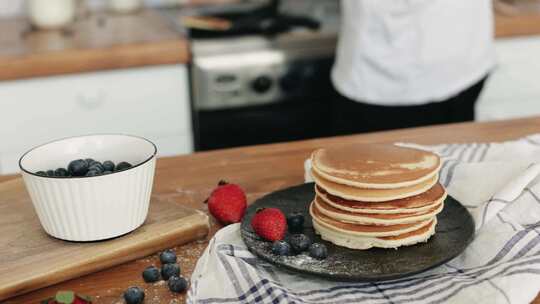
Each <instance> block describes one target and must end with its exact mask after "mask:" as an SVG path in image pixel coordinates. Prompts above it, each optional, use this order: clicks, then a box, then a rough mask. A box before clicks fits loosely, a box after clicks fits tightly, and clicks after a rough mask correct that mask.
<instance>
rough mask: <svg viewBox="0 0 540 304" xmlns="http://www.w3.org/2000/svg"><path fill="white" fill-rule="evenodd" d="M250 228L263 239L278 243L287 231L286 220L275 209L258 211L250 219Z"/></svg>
mask: <svg viewBox="0 0 540 304" xmlns="http://www.w3.org/2000/svg"><path fill="white" fill-rule="evenodd" d="M251 227H252V228H253V230H254V231H255V233H257V235H259V236H260V237H262V238H263V239H265V240H268V241H272V242H273V241H279V240H282V239H283V237H284V236H285V231H287V219H286V218H285V215H284V214H283V212H281V210H279V209H277V208H265V209H260V210H257V213H255V215H254V216H253V218H252V219H251Z"/></svg>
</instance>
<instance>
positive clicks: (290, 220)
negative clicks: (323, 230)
mask: <svg viewBox="0 0 540 304" xmlns="http://www.w3.org/2000/svg"><path fill="white" fill-rule="evenodd" d="M287 227H289V232H291V233H301V232H302V231H303V230H304V215H303V214H302V213H299V212H295V213H292V214H290V215H289V216H287Z"/></svg>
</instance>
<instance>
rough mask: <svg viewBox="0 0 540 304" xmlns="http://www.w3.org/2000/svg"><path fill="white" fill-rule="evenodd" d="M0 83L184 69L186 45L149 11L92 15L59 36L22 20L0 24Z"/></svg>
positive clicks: (182, 39)
mask: <svg viewBox="0 0 540 304" xmlns="http://www.w3.org/2000/svg"><path fill="white" fill-rule="evenodd" d="M0 29H1V33H2V34H1V35H0V80H10V79H20V78H29V77H36V76H50V75H58V74H69V73H81V72H89V71H97V70H107V69H119V68H129V67H139V66H146V65H158V64H175V63H186V62H187V61H188V60H189V49H188V43H187V41H186V39H185V38H184V36H183V35H182V34H180V33H178V32H177V31H174V30H173V29H172V27H170V26H169V24H168V23H167V21H166V20H165V19H164V18H163V17H161V16H159V15H158V14H157V13H156V12H155V11H152V10H150V9H145V10H142V11H140V12H138V13H136V14H131V15H114V14H108V13H94V14H92V15H89V16H88V17H84V18H82V19H81V20H79V21H77V22H75V23H74V24H73V26H71V27H70V28H69V29H68V30H64V31H33V30H32V29H31V27H30V25H29V24H28V21H27V20H26V19H25V18H12V19H1V20H0Z"/></svg>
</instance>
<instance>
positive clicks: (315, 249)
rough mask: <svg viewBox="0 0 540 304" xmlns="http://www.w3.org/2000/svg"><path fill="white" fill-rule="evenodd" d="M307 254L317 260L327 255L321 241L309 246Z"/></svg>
mask: <svg viewBox="0 0 540 304" xmlns="http://www.w3.org/2000/svg"><path fill="white" fill-rule="evenodd" d="M309 256H310V257H312V258H316V259H319V260H324V259H326V257H327V256H328V249H327V248H326V245H324V244H321V243H313V244H311V246H309Z"/></svg>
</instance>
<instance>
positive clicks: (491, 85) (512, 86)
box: [476, 36, 540, 121]
mask: <svg viewBox="0 0 540 304" xmlns="http://www.w3.org/2000/svg"><path fill="white" fill-rule="evenodd" d="M495 45H496V51H497V67H496V68H495V70H494V71H493V73H491V75H490V77H489V78H488V81H487V82H486V85H485V87H484V90H483V92H482V95H481V96H480V99H479V101H478V105H477V108H476V113H477V115H476V116H477V120H481V121H484V120H494V119H507V118H515V117H524V116H531V115H540V85H539V84H538V78H539V76H538V75H540V36H532V37H523V38H511V39H500V40H497V41H496V44H495Z"/></svg>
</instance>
